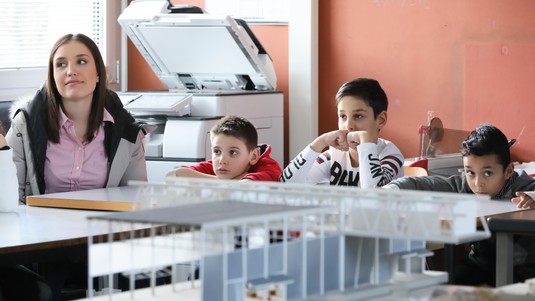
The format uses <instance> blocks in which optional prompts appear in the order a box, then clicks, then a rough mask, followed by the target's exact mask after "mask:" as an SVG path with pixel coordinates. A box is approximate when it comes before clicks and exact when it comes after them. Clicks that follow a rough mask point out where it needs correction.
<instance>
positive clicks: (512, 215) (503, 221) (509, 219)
mask: <svg viewBox="0 0 535 301" xmlns="http://www.w3.org/2000/svg"><path fill="white" fill-rule="evenodd" d="M488 224H489V229H490V230H491V231H500V232H514V233H516V234H535V230H534V229H535V228H534V226H535V210H523V211H517V212H509V213H504V214H500V215H497V216H494V217H492V218H490V219H489V222H488Z"/></svg>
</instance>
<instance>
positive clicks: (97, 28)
mask: <svg viewBox="0 0 535 301" xmlns="http://www.w3.org/2000/svg"><path fill="white" fill-rule="evenodd" d="M120 5H121V1H117V0H54V1H51V0H2V1H0V11H2V18H0V27H1V28H2V30H1V31H0V41H2V42H1V43H0V100H6V99H17V98H19V97H21V96H25V95H27V94H31V93H33V92H34V91H35V89H36V88H38V87H39V86H40V85H41V84H42V83H43V81H44V80H45V79H46V65H47V63H48V55H49V52H50V49H51V48H52V45H53V44H54V42H55V41H56V40H57V39H58V38H59V37H60V36H62V35H64V34H66V33H83V34H85V35H87V36H89V37H91V38H92V39H93V40H94V41H95V43H96V44H97V45H98V46H99V48H100V51H101V53H102V55H103V57H104V60H105V61H106V63H107V65H108V66H109V62H110V61H113V59H112V58H118V57H119V54H116V53H109V51H107V50H108V48H109V47H107V40H106V39H107V36H108V30H110V29H112V30H116V31H120V29H119V28H118V25H117V22H116V20H117V16H118V12H119V11H120V9H113V8H112V9H110V6H119V7H120ZM109 11H112V12H113V13H116V15H115V16H112V17H111V18H110V16H109V15H108V14H107V12H109ZM107 20H112V21H115V22H107ZM107 23H109V24H110V25H111V26H107V25H108V24H107ZM113 36H118V35H113ZM117 43H120V41H119V40H117ZM115 48H117V47H115ZM114 51H115V50H114Z"/></svg>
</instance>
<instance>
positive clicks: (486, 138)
mask: <svg viewBox="0 0 535 301" xmlns="http://www.w3.org/2000/svg"><path fill="white" fill-rule="evenodd" d="M509 147H510V146H509V141H508V140H507V137H505V134H504V133H503V132H502V131H500V130H499V129H498V128H497V127H495V126H492V125H490V124H486V123H483V124H481V125H479V126H478V127H477V128H476V129H475V130H473V131H472V132H471V133H470V135H468V137H467V138H466V139H465V140H464V141H463V143H462V145H461V154H462V155H463V157H466V156H478V157H482V156H486V155H497V156H498V162H500V164H501V165H502V166H503V168H504V170H505V168H507V166H508V165H509V163H511V152H510V151H509Z"/></svg>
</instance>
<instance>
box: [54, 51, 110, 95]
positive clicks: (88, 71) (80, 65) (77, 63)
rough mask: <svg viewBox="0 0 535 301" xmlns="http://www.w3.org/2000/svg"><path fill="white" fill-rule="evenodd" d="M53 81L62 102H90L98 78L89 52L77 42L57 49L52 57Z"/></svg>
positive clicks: (93, 60)
mask: <svg viewBox="0 0 535 301" xmlns="http://www.w3.org/2000/svg"><path fill="white" fill-rule="evenodd" d="M52 63H53V66H54V81H55V83H56V87H57V89H58V92H59V94H60V95H61V97H62V100H63V101H64V102H65V101H74V102H78V101H91V100H92V98H93V91H94V90H95V88H96V86H97V83H98V81H99V77H98V74H97V67H96V63H95V59H94V58H93V55H91V51H89V48H87V47H86V46H85V45H84V44H82V43H81V42H79V41H70V42H68V43H66V44H63V45H62V46H60V47H59V48H58V50H57V51H56V53H55V54H54V57H53V62H52Z"/></svg>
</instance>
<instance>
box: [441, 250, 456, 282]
mask: <svg viewBox="0 0 535 301" xmlns="http://www.w3.org/2000/svg"><path fill="white" fill-rule="evenodd" d="M444 269H445V270H446V272H448V284H455V244H444Z"/></svg>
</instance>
